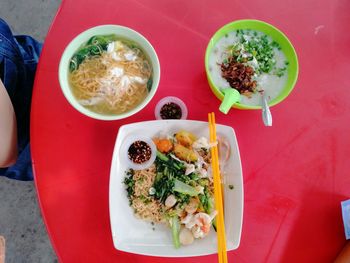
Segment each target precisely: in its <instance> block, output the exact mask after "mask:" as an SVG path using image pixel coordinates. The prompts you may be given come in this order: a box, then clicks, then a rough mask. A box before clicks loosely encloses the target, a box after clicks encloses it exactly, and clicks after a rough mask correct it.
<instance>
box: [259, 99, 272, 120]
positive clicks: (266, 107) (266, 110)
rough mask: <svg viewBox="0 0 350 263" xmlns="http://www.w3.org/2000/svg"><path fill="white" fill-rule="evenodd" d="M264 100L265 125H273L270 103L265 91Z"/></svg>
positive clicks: (263, 117)
mask: <svg viewBox="0 0 350 263" xmlns="http://www.w3.org/2000/svg"><path fill="white" fill-rule="evenodd" d="M261 100H262V103H261V104H262V119H263V121H264V124H265V126H272V115H271V111H270V108H269V104H268V103H267V99H266V95H265V92H262V93H261Z"/></svg>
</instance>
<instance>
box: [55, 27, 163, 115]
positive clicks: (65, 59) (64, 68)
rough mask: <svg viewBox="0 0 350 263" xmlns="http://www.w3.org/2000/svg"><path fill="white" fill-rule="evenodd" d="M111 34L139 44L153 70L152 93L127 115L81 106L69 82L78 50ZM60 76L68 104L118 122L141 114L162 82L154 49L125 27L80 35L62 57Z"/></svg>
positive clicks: (84, 111)
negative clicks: (74, 57)
mask: <svg viewBox="0 0 350 263" xmlns="http://www.w3.org/2000/svg"><path fill="white" fill-rule="evenodd" d="M109 34H115V35H117V36H119V37H121V38H123V39H128V40H131V41H133V42H135V43H136V44H138V45H139V46H140V47H141V49H142V50H143V51H144V52H145V53H146V55H147V56H148V58H149V60H150V62H151V65H152V68H153V83H152V87H151V91H150V92H149V93H148V95H147V97H146V98H145V99H144V100H143V101H142V102H141V103H140V104H139V105H137V106H136V107H135V108H133V109H132V110H130V111H128V112H125V113H121V114H113V115H110V114H109V115H108V114H101V113H96V112H93V111H91V110H89V109H87V108H85V107H84V106H82V105H81V104H79V102H78V101H77V99H76V98H75V97H74V95H73V93H72V90H71V88H70V85H69V82H68V73H69V61H70V59H71V58H72V56H73V54H74V53H75V52H76V51H77V49H78V48H79V47H80V46H81V45H82V44H84V43H85V42H87V41H88V40H89V39H90V38H91V37H93V36H96V35H109ZM58 74H59V82H60V86H61V89H62V91H63V94H64V96H65V97H66V99H67V100H68V102H69V103H70V104H71V105H72V106H73V107H74V108H75V109H76V110H78V111H79V112H81V113H82V114H84V115H86V116H89V117H91V118H94V119H99V120H118V119H123V118H126V117H129V116H131V115H133V114H135V113H137V112H139V111H140V110H142V109H143V108H144V107H145V106H146V105H147V104H148V103H149V102H150V100H151V99H152V97H153V96H154V94H155V92H156V90H157V88H158V84H159V80H160V65H159V60H158V56H157V54H156V52H155V50H154V48H153V47H152V45H151V44H150V43H149V42H148V40H147V39H146V38H145V37H143V36H142V35H141V34H140V33H138V32H136V31H134V30H132V29H130V28H128V27H124V26H118V25H102V26H96V27H93V28H90V29H88V30H86V31H84V32H82V33H80V34H79V35H78V36H76V37H75V38H74V39H73V40H72V41H71V42H70V43H69V44H68V46H67V47H66V49H65V50H64V52H63V55H62V57H61V61H60V65H59V72H58Z"/></svg>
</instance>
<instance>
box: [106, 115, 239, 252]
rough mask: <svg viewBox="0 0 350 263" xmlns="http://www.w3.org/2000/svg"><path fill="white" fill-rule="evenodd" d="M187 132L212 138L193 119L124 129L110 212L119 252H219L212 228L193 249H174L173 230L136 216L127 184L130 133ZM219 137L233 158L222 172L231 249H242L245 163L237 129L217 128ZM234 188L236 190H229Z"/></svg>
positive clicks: (112, 180) (111, 188)
mask: <svg viewBox="0 0 350 263" xmlns="http://www.w3.org/2000/svg"><path fill="white" fill-rule="evenodd" d="M179 130H186V131H190V132H192V133H194V134H195V135H196V136H198V137H200V136H205V137H207V138H209V128H208V123H207V122H201V121H191V120H159V121H146V122H139V123H133V124H128V125H124V126H122V127H120V129H119V132H118V136H117V139H116V143H115V147H114V152H113V159H112V166H111V173H110V184H109V210H110V220H111V228H112V237H113V243H114V246H115V248H116V249H118V250H121V251H126V252H131V253H136V254H142V255H150V256H163V257H189V256H203V255H208V254H213V253H217V239H216V232H215V231H214V230H213V229H212V231H210V233H209V235H208V236H207V237H206V238H204V239H196V240H195V242H193V244H191V245H189V246H181V247H180V248H179V249H176V248H174V245H173V243H172V237H171V229H169V228H167V227H166V226H163V225H157V224H155V225H154V226H153V225H151V224H150V223H148V222H145V221H143V220H141V219H137V218H136V217H135V216H134V212H133V209H132V208H131V207H130V206H129V200H128V198H127V193H126V190H125V186H124V183H123V180H124V177H125V171H126V170H127V167H126V166H125V164H123V163H122V162H121V161H120V156H119V154H120V151H119V149H120V147H121V145H122V142H123V141H124V139H125V138H126V137H127V136H128V135H130V134H142V135H146V136H149V137H155V136H157V135H159V133H160V132H161V133H166V134H174V133H176V132H177V131H179ZM217 134H218V136H221V137H225V138H226V139H227V141H228V143H229V144H230V146H231V147H230V148H231V152H230V155H229V159H228V161H227V162H226V164H225V166H224V167H221V172H222V173H223V175H224V177H225V193H224V196H225V207H224V209H225V227H226V239H227V250H233V249H236V248H237V247H238V246H239V242H240V238H241V230H242V219H243V179H242V168H241V160H240V155H239V149H238V144H237V140H236V135H235V132H234V130H233V129H232V128H231V127H229V126H224V125H219V124H218V125H217ZM229 185H233V186H234V188H233V189H229V187H228V186H229Z"/></svg>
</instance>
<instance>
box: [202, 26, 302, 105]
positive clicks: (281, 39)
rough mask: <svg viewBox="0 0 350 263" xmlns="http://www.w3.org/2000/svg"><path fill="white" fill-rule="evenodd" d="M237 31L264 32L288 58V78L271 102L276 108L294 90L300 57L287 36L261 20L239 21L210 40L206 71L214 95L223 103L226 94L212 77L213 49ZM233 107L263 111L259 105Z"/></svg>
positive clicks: (206, 56) (221, 29) (220, 30)
mask: <svg viewBox="0 0 350 263" xmlns="http://www.w3.org/2000/svg"><path fill="white" fill-rule="evenodd" d="M237 29H252V30H256V31H260V32H263V33H265V34H266V35H268V36H270V37H271V38H272V39H273V40H274V41H276V42H277V43H279V45H280V46H281V49H282V51H283V53H284V55H285V56H286V59H287V60H288V61H289V66H288V70H287V72H288V78H287V81H286V84H285V86H284V88H283V89H282V91H281V93H280V94H279V95H278V96H277V97H276V98H274V99H273V100H271V101H269V106H274V105H276V104H278V103H280V102H281V101H283V100H284V99H285V98H286V97H288V95H289V93H290V92H291V91H292V90H293V88H294V85H295V83H296V81H297V78H298V71H299V65H298V57H297V54H296V52H295V50H294V47H293V45H292V44H291V42H290V41H289V40H288V38H287V37H286V35H284V34H283V33H282V32H281V31H280V30H278V29H277V28H275V27H274V26H272V25H270V24H268V23H265V22H262V21H259V20H250V19H246V20H237V21H234V22H231V23H229V24H226V25H224V26H223V27H222V28H220V29H219V30H218V31H217V32H216V33H215V34H214V35H213V37H212V38H211V39H210V41H209V44H208V47H207V49H206V52H205V71H206V73H207V78H208V83H209V85H210V88H211V90H212V91H213V93H214V94H215V96H216V97H217V98H218V99H220V100H221V101H223V99H224V94H223V92H222V91H221V90H220V89H219V87H217V86H215V84H214V82H213V79H212V77H211V75H210V71H209V56H210V54H211V51H212V49H213V47H214V46H215V45H216V43H217V42H218V41H219V40H220V39H221V38H222V37H224V36H225V34H227V33H230V32H232V31H235V30H237ZM232 107H233V108H237V109H244V110H254V109H261V106H259V105H253V106H252V105H247V104H242V103H239V102H237V103H234V104H233V105H232Z"/></svg>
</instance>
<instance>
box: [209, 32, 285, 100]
mask: <svg viewBox="0 0 350 263" xmlns="http://www.w3.org/2000/svg"><path fill="white" fill-rule="evenodd" d="M288 65H289V62H288V61H287V59H286V57H285V55H284V53H283V51H282V50H281V47H280V45H279V44H278V43H277V42H275V41H274V40H272V39H271V37H269V36H267V35H266V34H264V33H263V32H260V31H255V30H250V29H246V30H236V31H232V32H230V33H227V34H225V36H223V37H222V38H221V39H220V40H219V41H218V42H217V43H216V44H215V47H214V48H213V50H212V52H211V54H210V58H209V71H210V73H211V76H212V78H213V82H214V84H215V85H216V86H218V87H220V88H221V89H225V88H229V87H231V88H234V89H236V90H238V91H239V92H240V94H241V95H243V96H241V103H242V104H247V105H260V103H261V95H260V93H261V92H266V93H267V96H268V97H269V98H270V99H274V98H276V97H277V96H278V95H279V94H280V93H281V90H282V89H283V88H284V85H285V83H286V81H287V77H288V74H287V69H288Z"/></svg>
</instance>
